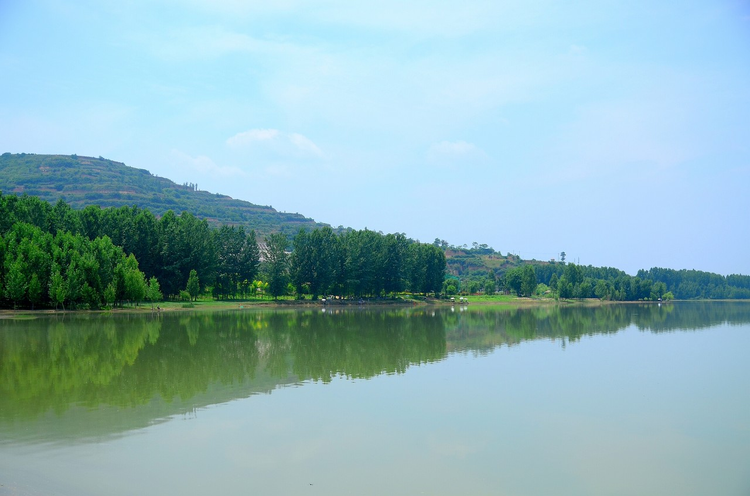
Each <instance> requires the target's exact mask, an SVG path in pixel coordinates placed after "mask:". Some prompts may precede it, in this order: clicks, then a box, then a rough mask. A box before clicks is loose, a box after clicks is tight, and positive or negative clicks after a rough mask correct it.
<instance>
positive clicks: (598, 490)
mask: <svg viewBox="0 0 750 496" xmlns="http://www.w3.org/2000/svg"><path fill="white" fill-rule="evenodd" d="M748 349H750V326H748V325H742V326H726V325H724V326H719V327H715V328H713V329H710V330H707V331H701V332H681V333H664V334H652V333H645V332H640V331H638V330H636V329H635V328H634V327H631V328H628V329H627V330H626V331H623V332H620V333H618V334H615V335H606V336H605V335H597V336H593V337H584V338H582V339H581V340H580V341H579V342H576V343H573V344H570V345H568V346H567V347H566V348H565V349H563V348H562V347H561V345H560V341H559V340H558V341H556V342H553V341H547V340H539V341H530V342H524V343H522V344H520V345H518V346H514V347H510V348H507V347H503V348H500V349H497V350H495V351H494V352H493V353H490V354H489V355H487V356H482V357H475V356H473V355H471V354H454V355H451V356H449V357H448V358H447V359H446V360H444V361H441V362H438V363H432V364H429V365H422V366H413V367H411V368H409V370H408V371H407V372H406V373H405V374H400V375H381V376H377V377H374V378H372V379H370V380H348V379H335V380H333V381H332V382H331V383H330V384H322V383H306V384H304V385H302V386H301V387H287V388H282V389H277V390H275V391H273V393H272V394H270V395H257V396H252V397H250V398H245V399H240V400H236V401H233V402H229V403H226V404H222V405H218V406H214V407H208V408H204V409H200V410H197V411H196V412H195V413H194V414H193V415H190V416H178V417H174V418H173V419H172V420H171V421H169V422H166V423H164V424H159V425H154V426H151V427H149V428H147V429H144V430H140V431H137V432H136V433H134V434H133V435H130V436H125V437H123V438H120V439H116V440H112V441H108V442H102V443H90V444H83V445H77V446H72V447H69V448H66V447H56V448H54V449H51V450H47V451H45V450H43V449H39V451H36V448H34V447H33V446H32V447H26V448H24V447H21V448H20V449H19V448H14V449H13V450H2V451H0V467H2V468H0V479H2V480H3V481H4V483H6V482H7V483H6V484H5V486H6V488H8V487H9V488H11V489H12V488H13V487H23V484H29V485H31V486H33V487H34V488H37V489H39V488H42V489H43V491H41V492H43V493H45V494H71V495H72V494H75V495H81V494H82V495H85V494H102V493H106V494H112V495H116V494H185V495H189V494H239V493H243V494H244V493H248V494H321V495H336V494H372V495H380V494H409V495H411V494H421V493H424V494H511V495H515V494H519V495H521V494H528V495H537V494H539V495H542V494H544V495H546V494H558V495H565V494H571V495H585V494H592V495H593V494H597V495H598V494H639V495H648V494H654V495H663V494H681V495H690V494H696V495H704V494H723V495H732V494H737V495H739V494H747V492H746V491H747V489H750V478H749V477H748V475H747V471H746V465H747V463H746V462H747V460H748V459H750V424H749V422H750V393H748V391H747V387H746V386H747V384H748V383H750V364H748V362H747V360H746V354H747V350H748ZM39 474H44V475H43V476H38V475H39ZM45 481H47V482H45ZM32 483H33V484H32ZM14 484H15V486H14ZM45 484H47V485H45ZM48 489H49V491H47V490H48ZM0 494H2V491H0ZM11 494H12V493H11Z"/></svg>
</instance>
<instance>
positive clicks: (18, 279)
mask: <svg viewBox="0 0 750 496" xmlns="http://www.w3.org/2000/svg"><path fill="white" fill-rule="evenodd" d="M27 288H28V283H27V282H26V277H25V276H24V274H23V261H22V260H21V259H20V258H19V259H16V261H14V262H13V263H11V264H10V267H9V268H8V275H7V276H6V277H5V297H6V298H8V299H9V300H11V301H12V302H13V308H16V307H17V306H18V303H19V302H21V301H22V300H23V299H24V298H26V289H27Z"/></svg>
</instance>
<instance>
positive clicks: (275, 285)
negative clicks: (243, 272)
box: [263, 233, 289, 299]
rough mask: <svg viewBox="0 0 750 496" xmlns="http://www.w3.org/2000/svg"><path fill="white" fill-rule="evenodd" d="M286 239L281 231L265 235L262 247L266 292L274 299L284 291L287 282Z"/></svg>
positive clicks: (287, 259) (287, 258)
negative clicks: (264, 243) (264, 242)
mask: <svg viewBox="0 0 750 496" xmlns="http://www.w3.org/2000/svg"><path fill="white" fill-rule="evenodd" d="M287 244H288V241H287V239H286V236H284V235H283V234H281V233H275V234H271V235H269V236H267V237H266V245H265V247H264V249H263V255H264V258H265V267H264V269H265V270H264V272H265V274H266V279H267V282H268V292H269V293H270V294H271V296H273V297H274V299H278V297H279V296H282V295H283V294H284V293H285V292H286V287H287V284H288V283H289V264H288V261H289V257H288V255H287V253H286V248H287Z"/></svg>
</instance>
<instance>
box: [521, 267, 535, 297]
mask: <svg viewBox="0 0 750 496" xmlns="http://www.w3.org/2000/svg"><path fill="white" fill-rule="evenodd" d="M535 289H536V272H535V271H534V266H533V265H524V267H523V273H522V275H521V293H522V294H523V296H532V295H533V294H534V290H535Z"/></svg>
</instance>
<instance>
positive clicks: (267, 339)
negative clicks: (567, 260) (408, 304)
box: [0, 302, 750, 442]
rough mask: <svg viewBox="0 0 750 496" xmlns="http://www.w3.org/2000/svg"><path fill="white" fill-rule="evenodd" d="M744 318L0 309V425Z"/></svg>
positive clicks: (114, 429)
mask: <svg viewBox="0 0 750 496" xmlns="http://www.w3.org/2000/svg"><path fill="white" fill-rule="evenodd" d="M747 322H750V305H748V304H746V303H729V302H726V303H723V302H719V303H717V302H711V303H677V304H671V305H662V306H658V305H654V304H650V305H636V304H631V305H607V306H600V307H593V308H582V307H578V306H575V307H564V306H544V307H535V308H524V309H518V308H507V307H479V306H472V307H463V308H461V311H459V310H458V309H450V308H430V307H426V308H420V309H402V310H368V309H344V310H333V311H326V312H322V311H321V310H320V309H314V310H313V309H310V310H301V311H297V310H274V311H259V310H257V311H256V310H248V311H236V312H214V313H183V314H177V313H175V314H161V315H145V316H144V315H67V316H64V317H62V316H59V317H49V318H38V319H32V320H11V319H5V320H0V437H2V438H3V439H5V440H6V442H8V441H12V440H13V439H27V440H29V439H38V440H45V441H49V440H51V439H54V438H65V439H86V438H91V437H96V436H107V435H112V434H113V433H114V434H116V433H118V432H125V431H128V430H132V429H135V428H139V427H143V426H146V425H149V424H151V423H153V422H157V421H160V419H165V418H168V417H169V416H173V415H179V414H191V412H192V413H194V412H196V410H197V409H199V408H201V407H204V406H207V405H211V404H216V403H222V402H226V401H231V400H233V399H236V398H242V397H247V396H250V395H252V394H257V393H265V392H270V391H272V390H273V389H274V388H276V387H279V386H281V385H285V384H291V383H298V382H300V381H306V380H314V381H323V382H328V381H330V380H331V379H332V378H334V377H336V376H344V377H349V378H362V379H366V378H370V377H373V376H376V375H379V374H384V373H388V374H393V373H403V372H404V371H406V370H407V368H409V367H410V366H412V365H416V364H423V363H428V362H432V361H436V360H441V359H443V358H444V357H445V356H446V355H447V354H448V353H450V352H455V351H458V352H474V353H479V354H482V353H488V352H490V351H491V350H493V349H494V348H496V347H498V346H504V345H505V346H512V345H516V344H518V343H521V342H523V341H527V340H534V339H554V340H557V339H559V340H560V341H561V343H562V344H563V345H565V343H574V342H575V341H577V340H578V339H580V338H581V337H582V336H587V335H594V334H607V333H616V332H618V331H619V330H621V329H624V328H626V327H629V326H631V325H635V326H637V327H638V328H639V329H641V330H643V331H651V332H664V331H675V330H688V329H702V328H708V327H711V326H716V325H719V324H723V323H729V324H742V323H747ZM50 417H53V418H55V419H56V421H55V423H54V424H55V425H54V426H49V422H45V421H44V419H49V418H50ZM45 426H49V432H47V431H45V429H46V428H47V427H45Z"/></svg>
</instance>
